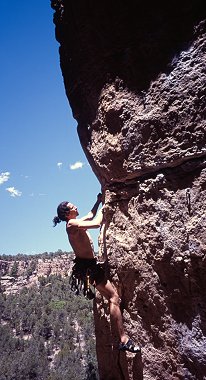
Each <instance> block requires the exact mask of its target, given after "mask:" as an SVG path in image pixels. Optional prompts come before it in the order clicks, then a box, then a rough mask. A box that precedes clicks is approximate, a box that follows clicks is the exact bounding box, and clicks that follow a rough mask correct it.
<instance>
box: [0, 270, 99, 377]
mask: <svg viewBox="0 0 206 380" xmlns="http://www.w3.org/2000/svg"><path fill="white" fill-rule="evenodd" d="M39 281H40V285H39V286H33V287H31V288H26V287H25V288H23V289H22V290H21V291H20V292H19V293H16V294H8V295H5V294H4V293H3V292H1V293H0V319H1V325H0V347H1V355H0V380H97V379H98V375H97V364H96V353H95V337H94V325H93V314H92V301H88V300H86V299H85V298H84V297H83V296H81V295H79V296H76V295H74V293H73V292H72V291H71V290H70V284H69V277H66V278H62V277H61V276H60V275H59V276H54V275H50V276H48V277H47V278H45V277H41V278H39Z"/></svg>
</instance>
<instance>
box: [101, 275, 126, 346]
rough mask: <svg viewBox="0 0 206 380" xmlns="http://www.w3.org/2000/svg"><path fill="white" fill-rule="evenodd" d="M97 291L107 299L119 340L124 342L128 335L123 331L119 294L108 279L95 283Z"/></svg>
mask: <svg viewBox="0 0 206 380" xmlns="http://www.w3.org/2000/svg"><path fill="white" fill-rule="evenodd" d="M97 289H98V291H99V292H100V293H101V294H102V295H103V296H104V297H105V298H106V299H107V300H108V301H109V309H110V316H111V318H112V321H113V323H114V325H115V326H116V329H117V332H118V334H119V338H120V341H121V342H122V343H126V342H127V341H128V339H129V338H128V336H127V335H126V334H125V332H124V327H123V320H122V313H121V310H120V307H119V296H118V293H117V291H116V290H115V288H114V287H113V285H112V284H111V282H110V281H109V280H106V281H105V282H101V283H100V284H99V285H97Z"/></svg>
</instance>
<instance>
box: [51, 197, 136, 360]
mask: <svg viewBox="0 0 206 380" xmlns="http://www.w3.org/2000/svg"><path fill="white" fill-rule="evenodd" d="M101 201H102V196H101V194H98V196H97V201H96V203H95V204H94V206H93V208H92V210H91V211H90V212H89V213H88V214H87V215H86V216H84V217H83V218H81V219H77V216H78V215H79V213H78V209H77V207H76V206H74V205H73V204H72V203H70V202H67V201H65V202H62V203H60V204H59V206H58V207H57V215H58V216H55V218H54V219H53V222H54V226H56V225H57V224H58V223H60V222H61V221H65V222H66V232H67V235H68V239H69V242H70V244H71V246H72V248H73V250H74V253H75V256H76V258H75V260H74V262H75V265H74V267H73V277H76V278H77V279H79V278H80V279H81V280H82V281H84V282H85V279H86V278H87V276H88V274H89V281H90V283H91V284H92V285H95V287H96V288H97V290H98V291H99V292H100V294H101V295H102V296H104V297H105V298H106V299H107V300H108V301H109V310H110V316H111V318H112V320H113V322H114V323H115V325H116V328H117V331H118V334H119V338H120V343H119V350H121V351H129V352H132V353H137V352H140V351H141V349H140V347H139V346H136V345H135V344H134V343H133V341H132V340H131V339H130V338H129V337H128V336H127V335H126V334H125V332H124V327H123V321H122V314H121V311H120V307H119V296H118V294H117V291H116V290H115V288H114V286H113V285H112V284H111V282H110V281H109V280H108V279H106V276H105V272H104V269H103V268H102V265H101V264H99V263H97V261H96V258H95V256H94V247H93V242H92V240H91V237H90V236H89V234H88V232H87V229H89V228H99V227H100V226H101V224H102V220H103V212H102V208H101V209H100V210H99V211H98V213H97V210H98V207H99V205H100V203H101Z"/></svg>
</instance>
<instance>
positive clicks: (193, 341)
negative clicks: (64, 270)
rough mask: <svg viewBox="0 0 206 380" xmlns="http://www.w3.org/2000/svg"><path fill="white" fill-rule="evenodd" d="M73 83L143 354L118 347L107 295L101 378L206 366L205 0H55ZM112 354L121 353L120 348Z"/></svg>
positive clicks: (172, 373)
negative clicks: (139, 355)
mask: <svg viewBox="0 0 206 380" xmlns="http://www.w3.org/2000/svg"><path fill="white" fill-rule="evenodd" d="M52 6H53V8H54V9H55V14H54V22H55V24H56V38H57V40H58V41H59V43H60V63H61V69H62V73H63V78H64V83H65V89H66V93H67V96H68V99H69V102H70V105H71V108H72V110H73V115H74V117H75V118H76V120H77V122H78V134H79V138H80V141H81V144H82V147H83V149H84V152H85V154H86V156H87V158H88V161H89V163H90V164H91V166H92V169H93V171H94V173H95V174H96V176H97V177H98V179H99V181H100V183H101V185H102V189H103V192H104V198H105V205H106V206H105V216H106V224H105V228H104V234H102V237H101V244H100V249H101V251H102V253H103V255H104V257H105V258H107V260H108V268H109V270H110V276H111V279H112V281H113V282H114V284H115V285H116V287H117V288H118V291H119V293H120V296H121V299H122V308H123V316H124V322H125V327H126V330H127V332H128V333H129V334H130V335H132V336H133V337H134V338H135V340H137V341H140V342H141V343H142V344H143V345H144V347H143V350H142V356H141V357H136V356H134V355H128V356H126V355H125V354H120V355H119V353H118V350H117V342H116V339H115V334H114V332H113V334H111V330H110V324H109V318H108V315H107V314H105V313H106V311H105V308H104V307H103V300H102V299H101V298H100V299H99V300H97V307H96V309H95V323H96V336H97V354H98V361H99V369H100V378H101V379H103V380H109V379H115V380H119V379H133V380H138V379H146V380H153V379H158V380H159V379H161V380H164V379H165V380H168V379H170V380H174V379H194V380H195V379H202V378H203V376H205V373H206V354H205V352H206V336H205V328H206V320H205V318H206V317H205V316H206V302H205V287H206V280H205V278H206V276H205V275H206V261H205V253H206V232H205V227H206V216H205V215H206V202H205V201H206V122H205V103H206V102H205V101H206V87H205V84H206V64H205V62H206V61H205V58H206V57H205V55H206V38H205V25H206V23H205V14H204V4H203V1H198V0H196V1H189V2H188V1H182V2H180V1H178V2H177V1H173V2H170V3H169V4H168V3H167V2H155V3H152V4H151V3H150V2H147V1H145V2H140V1H131V0H128V1H127V2H122V1H120V2H118V3H117V2H116V3H115V2H109V1H104V2H97V1H75V2H74V1H71V0H70V1H69V0H67V1H63V0H56V1H52ZM111 358H113V359H112V360H111Z"/></svg>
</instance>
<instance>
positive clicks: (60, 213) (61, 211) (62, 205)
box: [53, 201, 70, 227]
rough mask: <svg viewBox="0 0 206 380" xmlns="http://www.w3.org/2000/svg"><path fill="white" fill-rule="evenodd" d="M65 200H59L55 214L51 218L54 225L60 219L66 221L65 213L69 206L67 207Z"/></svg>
mask: <svg viewBox="0 0 206 380" xmlns="http://www.w3.org/2000/svg"><path fill="white" fill-rule="evenodd" d="M68 203H69V202H67V201H64V202H61V203H60V204H59V206H58V207H57V215H58V216H55V217H54V219H53V223H54V227H55V226H56V225H57V224H58V223H60V222H61V221H63V222H66V220H67V218H66V214H68V212H69V211H70V208H69V207H68Z"/></svg>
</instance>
